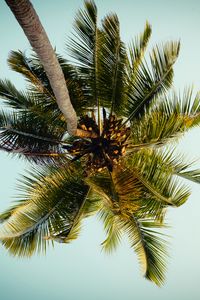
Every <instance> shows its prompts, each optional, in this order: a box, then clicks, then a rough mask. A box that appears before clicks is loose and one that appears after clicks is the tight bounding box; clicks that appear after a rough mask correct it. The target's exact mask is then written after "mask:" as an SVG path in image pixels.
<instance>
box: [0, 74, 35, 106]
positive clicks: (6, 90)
mask: <svg viewBox="0 0 200 300" xmlns="http://www.w3.org/2000/svg"><path fill="white" fill-rule="evenodd" d="M0 98H1V99H3V100H4V103H5V104H7V105H9V106H10V107H12V108H13V109H26V108H29V107H33V106H34V107H35V101H34V100H35V98H33V97H29V95H28V93H24V92H21V91H18V90H17V89H16V87H15V86H14V85H13V84H12V83H11V82H10V80H0Z"/></svg>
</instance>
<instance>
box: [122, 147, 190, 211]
mask: <svg viewBox="0 0 200 300" xmlns="http://www.w3.org/2000/svg"><path fill="white" fill-rule="evenodd" d="M165 155H166V154H165ZM127 165H128V167H129V168H130V169H132V170H133V171H134V170H135V174H136V177H137V178H138V180H139V181H141V183H142V184H143V185H144V186H145V188H146V189H147V190H148V191H149V193H150V194H151V195H152V196H153V198H154V199H155V200H157V201H160V202H161V203H163V204H164V203H165V204H166V205H172V206H180V205H182V204H183V203H185V201H186V200H187V199H188V197H189V195H190V192H189V189H188V188H187V187H186V186H185V185H183V184H182V185H181V184H180V182H179V181H178V180H177V179H176V178H174V177H173V175H174V170H173V169H172V168H169V167H167V162H166V163H165V159H164V158H163V157H162V156H158V155H157V152H156V151H151V150H149V149H145V150H143V151H140V152H137V153H135V154H134V155H132V156H131V157H130V158H129V159H128V162H127ZM168 166H169V163H168Z"/></svg>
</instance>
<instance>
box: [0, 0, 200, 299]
mask: <svg viewBox="0 0 200 300" xmlns="http://www.w3.org/2000/svg"><path fill="white" fill-rule="evenodd" d="M32 3H33V5H34V7H35V9H36V11H37V13H38V15H39V17H40V19H41V22H42V24H43V26H44V27H45V29H46V31H47V34H48V36H49V38H50V41H51V43H52V45H53V46H56V49H57V52H59V53H61V54H64V55H66V54H65V44H66V42H67V36H69V34H70V33H71V31H72V23H73V18H74V15H75V13H76V11H77V9H79V8H80V7H82V5H83V2H82V1H79V0H68V1H66V0H57V1H53V0H48V1H47V0H44V1H39V0H33V1H32ZM96 4H97V6H98V12H99V19H101V18H102V17H103V16H105V14H107V13H109V12H116V13H117V14H118V17H119V19H120V24H121V36H122V39H123V40H124V41H125V42H126V43H129V42H130V41H131V39H132V38H134V36H135V35H137V34H138V33H140V32H141V31H142V30H143V27H144V24H145V22H146V20H148V21H149V22H150V23H151V25H152V29H153V33H152V39H151V43H150V47H149V49H151V47H152V46H153V45H155V43H158V44H159V43H162V42H164V41H167V40H177V39H178V40H179V39H180V41H181V51H180V55H179V58H178V61H177V63H176V65H175V68H174V69H175V77H174V88H175V89H176V90H177V91H180V92H181V91H183V89H184V87H188V86H193V87H194V95H195V93H196V92H197V91H198V90H200V74H199V71H200V33H199V28H200V2H199V1H198V0H190V1H189V0H187V1H186V0H182V1H181V0H176V1H172V0H168V1H164V0H140V1H129V0H123V1H121V0H98V1H96ZM0 37H1V44H0V54H1V55H0V78H1V79H4V78H7V79H10V80H11V81H12V82H13V83H14V84H15V85H16V86H17V87H18V88H19V89H23V88H24V86H25V84H24V81H23V80H22V79H21V78H19V75H18V74H14V73H13V72H12V71H11V70H9V69H8V67H7V64H6V60H7V57H8V54H9V52H10V51H11V50H18V49H20V50H22V51H29V49H30V45H29V42H28V41H27V39H26V37H25V36H24V33H23V32H22V30H21V28H20V27H19V25H18V23H17V22H16V20H15V19H14V16H13V15H12V14H11V12H10V11H9V9H8V7H7V6H6V4H5V2H4V1H3V0H1V1H0ZM199 136H200V128H197V129H195V130H192V131H191V132H190V133H189V134H187V136H186V137H184V138H183V139H182V140H181V142H180V143H179V144H178V146H177V149H178V151H181V152H182V153H185V155H186V157H188V159H190V160H191V159H194V158H198V159H199V158H200V153H199V149H200V139H199ZM0 166H1V169H0V170H1V172H0V182H1V188H0V211H3V210H4V209H5V208H6V207H9V205H10V203H11V202H12V201H13V200H14V199H15V195H16V194H17V179H18V178H20V174H23V173H24V171H25V170H26V169H27V168H28V165H27V164H25V163H24V162H23V161H20V160H18V159H17V158H13V157H11V156H8V155H7V154H5V153H0ZM196 166H197V167H198V168H200V159H199V160H198V161H197V163H196ZM188 185H189V186H190V188H191V191H192V195H191V197H190V199H189V200H188V202H187V203H186V204H185V205H183V206H182V207H180V208H178V209H171V210H170V211H169V214H168V222H169V223H170V225H171V228H170V229H169V230H168V234H169V235H170V236H171V238H170V258H169V263H168V272H167V278H166V282H165V285H164V286H163V287H162V288H158V287H157V286H155V285H154V284H153V283H150V282H149V281H147V280H145V279H144V278H143V277H142V276H141V273H140V270H139V265H138V262H137V258H136V256H135V254H134V253H133V250H132V249H130V247H129V245H128V243H127V241H126V239H124V240H123V241H122V244H121V245H120V247H119V248H118V250H117V251H116V252H115V253H113V254H112V255H107V254H105V253H104V252H102V251H101V246H100V243H101V242H102V241H103V239H104V232H103V227H102V224H101V222H100V221H99V220H98V218H96V217H93V218H90V219H88V220H86V221H85V222H84V224H83V228H82V232H81V235H80V237H79V239H77V240H76V241H74V242H73V243H72V244H69V245H63V244H56V245H55V247H54V249H49V251H48V252H47V254H46V256H43V255H41V256H37V255H36V256H34V257H32V258H31V259H19V258H14V257H12V256H10V255H9V254H8V253H7V252H6V250H5V249H4V248H2V247H1V246H0V266H1V271H0V295H1V296H0V297H1V299H2V300H14V299H15V300H25V299H29V300H33V299H38V300H40V299H42V300H47V299H48V300H54V299H59V300H64V299H69V300H79V299H81V300H86V299H87V300H93V299H96V300H100V299H101V300H102V299H104V300H110V299H115V300H120V299H122V298H123V299H126V300H132V299H141V300H143V299H147V298H148V300H152V299H153V300H158V299H162V300H167V299H174V300H179V299H180V300H188V299H192V300H197V299H199V297H200V284H199V278H200V256H199V249H200V197H199V195H200V186H198V185H197V184H189V183H188Z"/></svg>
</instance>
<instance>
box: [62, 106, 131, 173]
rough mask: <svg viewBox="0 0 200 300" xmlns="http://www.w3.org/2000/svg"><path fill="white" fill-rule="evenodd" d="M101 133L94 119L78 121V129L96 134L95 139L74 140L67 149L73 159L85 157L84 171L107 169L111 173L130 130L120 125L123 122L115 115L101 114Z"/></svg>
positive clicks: (85, 117) (124, 150)
mask: <svg viewBox="0 0 200 300" xmlns="http://www.w3.org/2000/svg"><path fill="white" fill-rule="evenodd" d="M103 116H104V118H103V126H102V132H101V133H100V129H99V127H98V125H97V123H96V121H95V118H94V117H93V118H92V117H89V116H88V115H86V116H83V117H82V118H81V119H80V121H79V128H81V129H83V130H87V131H91V132H94V133H96V137H95V138H90V139H79V140H75V141H74V142H73V144H72V146H71V147H70V148H69V149H68V151H69V153H70V154H71V155H73V156H74V159H79V158H81V157H83V156H84V157H85V161H86V170H94V171H99V172H100V171H101V170H103V169H104V168H108V169H109V171H111V172H112V170H113V166H114V165H115V164H117V163H118V162H119V159H120V157H121V156H122V155H124V154H125V152H126V147H127V140H128V137H129V136H130V128H128V127H126V126H125V125H122V122H123V120H122V119H118V118H117V117H116V116H115V115H111V116H109V118H107V117H106V113H105V110H104V112H103Z"/></svg>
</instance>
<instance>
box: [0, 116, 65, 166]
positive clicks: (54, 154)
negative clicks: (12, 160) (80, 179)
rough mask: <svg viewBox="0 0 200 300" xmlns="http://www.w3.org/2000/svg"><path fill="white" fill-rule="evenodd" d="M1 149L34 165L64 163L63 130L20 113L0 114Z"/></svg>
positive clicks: (43, 120) (35, 117)
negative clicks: (54, 162)
mask: <svg viewBox="0 0 200 300" xmlns="http://www.w3.org/2000/svg"><path fill="white" fill-rule="evenodd" d="M0 128H1V132H0V148H1V149H2V150H5V151H7V152H11V153H14V154H17V155H20V156H22V157H26V158H27V159H29V160H33V161H34V162H42V161H46V162H51V161H52V162H53V161H55V160H57V161H59V160H60V161H62V160H63V159H64V161H66V155H64V153H65V152H64V151H63V149H62V147H61V144H62V141H61V140H62V137H63V134H64V133H65V128H60V127H59V128H56V127H55V126H54V123H52V124H51V125H50V124H48V122H47V121H46V120H45V119H41V118H38V117H37V115H36V116H34V115H32V114H30V113H29V112H28V113H27V112H26V111H21V112H20V113H15V112H13V113H4V112H2V113H0Z"/></svg>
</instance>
